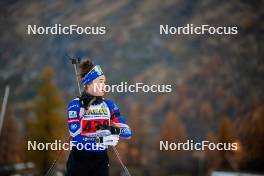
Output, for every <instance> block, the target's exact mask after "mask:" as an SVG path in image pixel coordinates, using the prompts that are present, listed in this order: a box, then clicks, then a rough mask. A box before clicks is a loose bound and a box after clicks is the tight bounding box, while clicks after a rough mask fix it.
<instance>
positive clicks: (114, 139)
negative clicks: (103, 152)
mask: <svg viewBox="0 0 264 176" xmlns="http://www.w3.org/2000/svg"><path fill="white" fill-rule="evenodd" d="M118 140H119V135H116V134H112V135H109V136H105V137H102V144H103V145H106V146H109V145H111V146H116V145H117V143H118Z"/></svg>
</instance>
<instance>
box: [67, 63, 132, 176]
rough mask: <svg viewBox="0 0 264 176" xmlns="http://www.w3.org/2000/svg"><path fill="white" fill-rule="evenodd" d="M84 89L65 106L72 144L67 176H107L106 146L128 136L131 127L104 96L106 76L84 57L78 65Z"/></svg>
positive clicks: (114, 144)
mask: <svg viewBox="0 0 264 176" xmlns="http://www.w3.org/2000/svg"><path fill="white" fill-rule="evenodd" d="M80 79H81V82H82V84H83V86H84V91H83V92H82V95H81V96H80V97H77V98H75V99H73V100H72V101H71V102H70V103H69V105H68V113H67V114H68V127H69V132H70V135H71V137H72V138H71V143H72V144H74V145H73V148H72V150H71V152H70V155H69V158H68V161H67V166H66V175H68V176H108V175H109V158H108V155H107V148H108V146H116V145H117V143H118V140H119V137H120V138H124V139H130V138H131V129H130V128H129V126H128V125H127V123H126V122H125V120H124V118H123V117H122V116H121V114H120V112H119V108H118V107H117V106H116V105H115V103H114V102H113V101H112V100H109V99H104V98H103V96H104V91H103V89H102V87H104V85H105V80H106V77H105V75H104V74H103V72H102V70H101V68H100V66H99V65H94V64H93V63H92V62H91V61H89V60H86V61H84V62H82V63H81V64H80Z"/></svg>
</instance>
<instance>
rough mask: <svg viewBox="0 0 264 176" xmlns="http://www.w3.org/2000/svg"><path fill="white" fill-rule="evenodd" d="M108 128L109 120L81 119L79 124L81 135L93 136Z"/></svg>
mask: <svg viewBox="0 0 264 176" xmlns="http://www.w3.org/2000/svg"><path fill="white" fill-rule="evenodd" d="M109 126H110V120H109V118H98V119H96V118H95V119H83V120H82V122H81V128H82V131H81V134H82V135H91V134H95V133H96V131H97V130H100V129H107V128H108V127H109Z"/></svg>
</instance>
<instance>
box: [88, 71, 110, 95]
mask: <svg viewBox="0 0 264 176" xmlns="http://www.w3.org/2000/svg"><path fill="white" fill-rule="evenodd" d="M105 80H106V78H105V76H104V75H103V76H100V77H98V78H96V79H95V80H93V82H92V83H91V84H89V85H87V86H86V92H87V93H89V94H90V95H93V96H103V95H104V87H105Z"/></svg>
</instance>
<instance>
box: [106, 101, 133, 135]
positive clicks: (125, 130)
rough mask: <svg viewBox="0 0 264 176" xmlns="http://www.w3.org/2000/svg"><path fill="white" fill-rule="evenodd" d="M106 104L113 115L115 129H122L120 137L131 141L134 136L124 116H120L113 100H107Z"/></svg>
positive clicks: (112, 121) (112, 120)
mask: <svg viewBox="0 0 264 176" xmlns="http://www.w3.org/2000/svg"><path fill="white" fill-rule="evenodd" d="M105 102H106V104H107V105H108V107H109V110H110V113H111V123H112V124H113V125H114V127H117V128H120V134H119V136H120V137H122V138H127V139H130V138H131V136H132V131H131V129H130V127H129V126H128V125H127V123H126V121H125V120H124V118H123V116H122V115H121V114H120V111H119V108H118V107H117V106H116V105H115V103H114V102H113V101H112V100H106V101H105Z"/></svg>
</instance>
